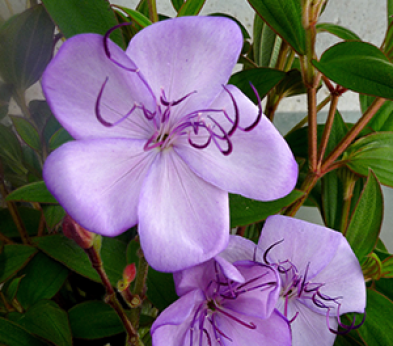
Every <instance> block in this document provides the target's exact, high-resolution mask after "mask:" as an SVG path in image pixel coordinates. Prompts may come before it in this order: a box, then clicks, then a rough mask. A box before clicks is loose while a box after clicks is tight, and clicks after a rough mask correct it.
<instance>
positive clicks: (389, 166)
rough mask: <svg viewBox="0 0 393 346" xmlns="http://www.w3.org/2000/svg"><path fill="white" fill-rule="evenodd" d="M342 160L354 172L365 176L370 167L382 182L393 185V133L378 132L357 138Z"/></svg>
mask: <svg viewBox="0 0 393 346" xmlns="http://www.w3.org/2000/svg"><path fill="white" fill-rule="evenodd" d="M343 160H344V161H345V162H346V165H347V166H348V167H349V168H350V169H351V170H353V171H354V172H355V173H358V174H360V175H363V176H366V175H368V169H369V168H371V169H372V170H373V171H374V173H375V175H376V176H377V178H378V180H379V181H380V182H381V183H382V184H384V185H388V186H393V133H392V132H379V133H376V134H371V135H369V136H366V137H363V138H361V139H359V140H357V141H356V142H355V143H353V144H352V145H350V146H349V147H348V149H347V151H346V152H345V153H344V156H343Z"/></svg>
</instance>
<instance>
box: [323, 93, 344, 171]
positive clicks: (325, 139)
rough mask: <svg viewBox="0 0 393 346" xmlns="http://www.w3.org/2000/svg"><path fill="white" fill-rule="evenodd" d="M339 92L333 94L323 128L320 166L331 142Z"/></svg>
mask: <svg viewBox="0 0 393 346" xmlns="http://www.w3.org/2000/svg"><path fill="white" fill-rule="evenodd" d="M339 97H340V96H339V95H338V94H333V95H332V102H331V103H330V108H329V114H328V118H327V121H326V124H325V128H324V129H323V134H322V138H321V144H320V147H319V154H318V157H319V159H318V166H319V167H320V166H321V164H322V161H323V157H324V156H325V152H326V147H327V144H328V142H329V137H330V132H331V131H332V127H333V122H334V115H335V114H336V109H337V104H338V99H339Z"/></svg>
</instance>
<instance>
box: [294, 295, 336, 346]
mask: <svg viewBox="0 0 393 346" xmlns="http://www.w3.org/2000/svg"><path fill="white" fill-rule="evenodd" d="M289 305H291V307H290V311H291V312H292V314H294V313H296V311H298V312H299V315H298V316H297V317H296V319H295V320H294V321H293V322H292V323H291V329H292V346H315V345H318V346H332V345H333V343H334V339H335V338H336V335H335V334H333V333H332V332H330V331H329V329H328V326H327V324H326V316H325V315H320V314H317V313H315V312H313V311H312V310H310V309H309V308H307V307H306V306H304V305H303V304H301V303H299V302H297V301H293V302H292V303H290V304H289ZM291 316H292V315H291V313H290V314H289V316H288V318H291ZM329 324H330V328H332V329H334V330H337V319H335V318H329Z"/></svg>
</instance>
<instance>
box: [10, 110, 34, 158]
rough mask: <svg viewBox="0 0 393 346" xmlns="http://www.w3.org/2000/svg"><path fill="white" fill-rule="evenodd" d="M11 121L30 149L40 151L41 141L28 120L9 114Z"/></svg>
mask: <svg viewBox="0 0 393 346" xmlns="http://www.w3.org/2000/svg"><path fill="white" fill-rule="evenodd" d="M10 118H11V120H12V123H13V124H14V126H15V129H16V132H18V134H19V136H20V138H22V140H23V141H24V142H25V143H26V144H27V145H28V146H29V147H31V148H32V149H34V150H36V151H37V152H40V151H41V141H40V136H39V135H38V132H37V130H36V129H35V127H34V126H33V125H32V124H31V122H30V121H28V120H26V119H25V118H22V117H18V116H15V115H14V116H11V117H10Z"/></svg>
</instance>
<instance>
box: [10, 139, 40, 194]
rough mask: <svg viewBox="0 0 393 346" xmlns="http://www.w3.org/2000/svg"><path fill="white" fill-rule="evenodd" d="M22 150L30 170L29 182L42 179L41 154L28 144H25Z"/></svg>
mask: <svg viewBox="0 0 393 346" xmlns="http://www.w3.org/2000/svg"><path fill="white" fill-rule="evenodd" d="M22 152H23V163H24V165H25V167H26V168H27V169H28V170H29V171H28V173H27V178H28V180H27V182H28V183H32V182H39V181H42V161H41V156H39V154H38V153H37V152H36V151H35V150H34V149H32V148H31V147H29V146H27V145H25V146H23V148H22ZM23 185H25V184H23ZM15 187H17V186H15Z"/></svg>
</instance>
